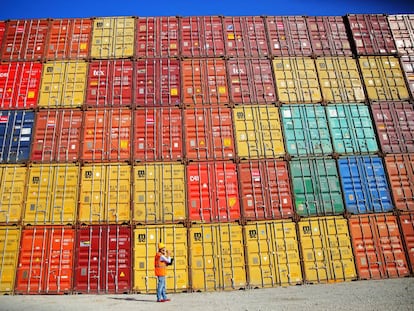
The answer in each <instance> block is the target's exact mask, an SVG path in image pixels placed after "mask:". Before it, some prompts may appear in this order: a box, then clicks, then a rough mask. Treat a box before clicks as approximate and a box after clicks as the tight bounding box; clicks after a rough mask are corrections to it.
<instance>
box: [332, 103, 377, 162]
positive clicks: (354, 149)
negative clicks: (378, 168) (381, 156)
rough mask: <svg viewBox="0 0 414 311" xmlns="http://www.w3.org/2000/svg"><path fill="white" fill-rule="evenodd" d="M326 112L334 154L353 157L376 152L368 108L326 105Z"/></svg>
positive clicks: (357, 105) (352, 105)
mask: <svg viewBox="0 0 414 311" xmlns="http://www.w3.org/2000/svg"><path fill="white" fill-rule="evenodd" d="M326 112H327V116H328V122H329V128H330V131H331V137H332V143H333V146H334V151H335V153H338V154H351V155H354V154H364V153H376V152H377V151H378V144H377V141H376V136H375V132H374V126H373V123H372V119H371V115H370V112H369V108H368V106H366V105H364V104H345V105H341V104H338V105H328V106H327V107H326Z"/></svg>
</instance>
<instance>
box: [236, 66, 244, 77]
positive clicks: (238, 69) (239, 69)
mask: <svg viewBox="0 0 414 311" xmlns="http://www.w3.org/2000/svg"><path fill="white" fill-rule="evenodd" d="M233 74H234V75H240V74H242V75H244V74H245V72H244V69H243V68H234V67H233Z"/></svg>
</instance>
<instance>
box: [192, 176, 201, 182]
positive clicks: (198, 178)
mask: <svg viewBox="0 0 414 311" xmlns="http://www.w3.org/2000/svg"><path fill="white" fill-rule="evenodd" d="M190 181H196V182H198V181H200V176H198V175H196V176H190Z"/></svg>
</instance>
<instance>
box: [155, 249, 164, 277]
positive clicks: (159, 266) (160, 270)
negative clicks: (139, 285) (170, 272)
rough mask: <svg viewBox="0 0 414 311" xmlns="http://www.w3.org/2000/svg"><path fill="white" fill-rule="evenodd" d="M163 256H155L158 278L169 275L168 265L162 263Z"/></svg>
mask: <svg viewBox="0 0 414 311" xmlns="http://www.w3.org/2000/svg"><path fill="white" fill-rule="evenodd" d="M161 256H162V254H161V253H160V252H158V253H157V254H156V255H155V260H154V267H155V275H156V276H166V275H167V263H166V262H164V261H161Z"/></svg>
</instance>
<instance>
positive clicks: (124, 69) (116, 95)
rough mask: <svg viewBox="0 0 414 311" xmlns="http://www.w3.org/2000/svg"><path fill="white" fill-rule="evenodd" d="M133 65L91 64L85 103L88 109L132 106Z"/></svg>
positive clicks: (122, 61)
mask: <svg viewBox="0 0 414 311" xmlns="http://www.w3.org/2000/svg"><path fill="white" fill-rule="evenodd" d="M132 79H133V63H132V61H130V60H120V59H119V60H109V61H108V60H103V61H92V62H90V63H89V71H88V85H87V88H86V99H85V103H86V105H87V106H88V107H94V108H98V107H119V106H129V107H131V106H132V96H133V91H132V84H133V83H132Z"/></svg>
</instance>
